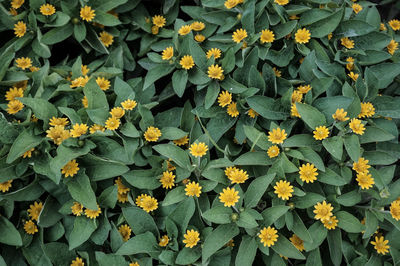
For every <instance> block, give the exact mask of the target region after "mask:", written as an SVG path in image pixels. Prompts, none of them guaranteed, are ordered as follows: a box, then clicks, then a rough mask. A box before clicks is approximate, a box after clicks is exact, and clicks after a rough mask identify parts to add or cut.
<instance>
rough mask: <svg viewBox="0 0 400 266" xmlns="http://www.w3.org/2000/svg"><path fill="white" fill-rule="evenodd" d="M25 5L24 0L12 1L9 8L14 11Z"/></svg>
mask: <svg viewBox="0 0 400 266" xmlns="http://www.w3.org/2000/svg"><path fill="white" fill-rule="evenodd" d="M24 3H25V0H12V1H11V6H12V7H13V8H15V9H18V8H20V7H21V6H22V5H23V4H24Z"/></svg>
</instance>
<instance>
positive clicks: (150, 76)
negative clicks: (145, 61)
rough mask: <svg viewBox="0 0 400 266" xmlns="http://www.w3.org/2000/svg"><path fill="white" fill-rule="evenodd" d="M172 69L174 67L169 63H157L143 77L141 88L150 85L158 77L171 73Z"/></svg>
mask: <svg viewBox="0 0 400 266" xmlns="http://www.w3.org/2000/svg"><path fill="white" fill-rule="evenodd" d="M174 69H175V66H174V65H169V64H160V65H157V66H156V67H154V68H152V69H150V70H149V71H148V72H147V74H146V77H145V79H144V84H143V90H145V89H147V88H148V87H150V85H152V84H154V82H156V81H157V80H159V79H160V78H162V77H164V76H166V75H168V74H169V73H171V72H172V71H173V70H174Z"/></svg>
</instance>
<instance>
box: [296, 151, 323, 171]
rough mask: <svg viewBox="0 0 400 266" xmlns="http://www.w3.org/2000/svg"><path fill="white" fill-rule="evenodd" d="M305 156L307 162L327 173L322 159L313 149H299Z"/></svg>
mask: <svg viewBox="0 0 400 266" xmlns="http://www.w3.org/2000/svg"><path fill="white" fill-rule="evenodd" d="M298 150H299V151H300V152H301V153H302V154H303V156H304V160H305V161H306V162H310V163H312V164H314V165H315V166H316V167H317V168H318V170H320V171H325V165H324V162H323V161H322V159H321V157H320V156H319V155H318V153H316V152H315V151H314V150H313V149H311V148H309V147H303V148H299V149H298Z"/></svg>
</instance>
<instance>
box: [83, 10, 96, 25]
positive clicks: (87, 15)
mask: <svg viewBox="0 0 400 266" xmlns="http://www.w3.org/2000/svg"><path fill="white" fill-rule="evenodd" d="M80 16H81V18H82V19H83V20H86V21H87V22H90V21H92V20H93V19H94V17H95V16H96V14H95V12H94V10H93V9H92V8H91V7H90V6H84V7H81V11H80Z"/></svg>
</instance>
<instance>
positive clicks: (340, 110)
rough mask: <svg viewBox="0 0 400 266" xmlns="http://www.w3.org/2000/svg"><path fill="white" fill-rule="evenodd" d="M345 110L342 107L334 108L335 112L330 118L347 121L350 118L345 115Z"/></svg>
mask: <svg viewBox="0 0 400 266" xmlns="http://www.w3.org/2000/svg"><path fill="white" fill-rule="evenodd" d="M346 115H347V112H345V111H344V109H343V108H338V109H336V112H335V113H334V114H333V115H332V118H333V119H335V120H338V121H347V120H349V119H350V118H348V117H346Z"/></svg>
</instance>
